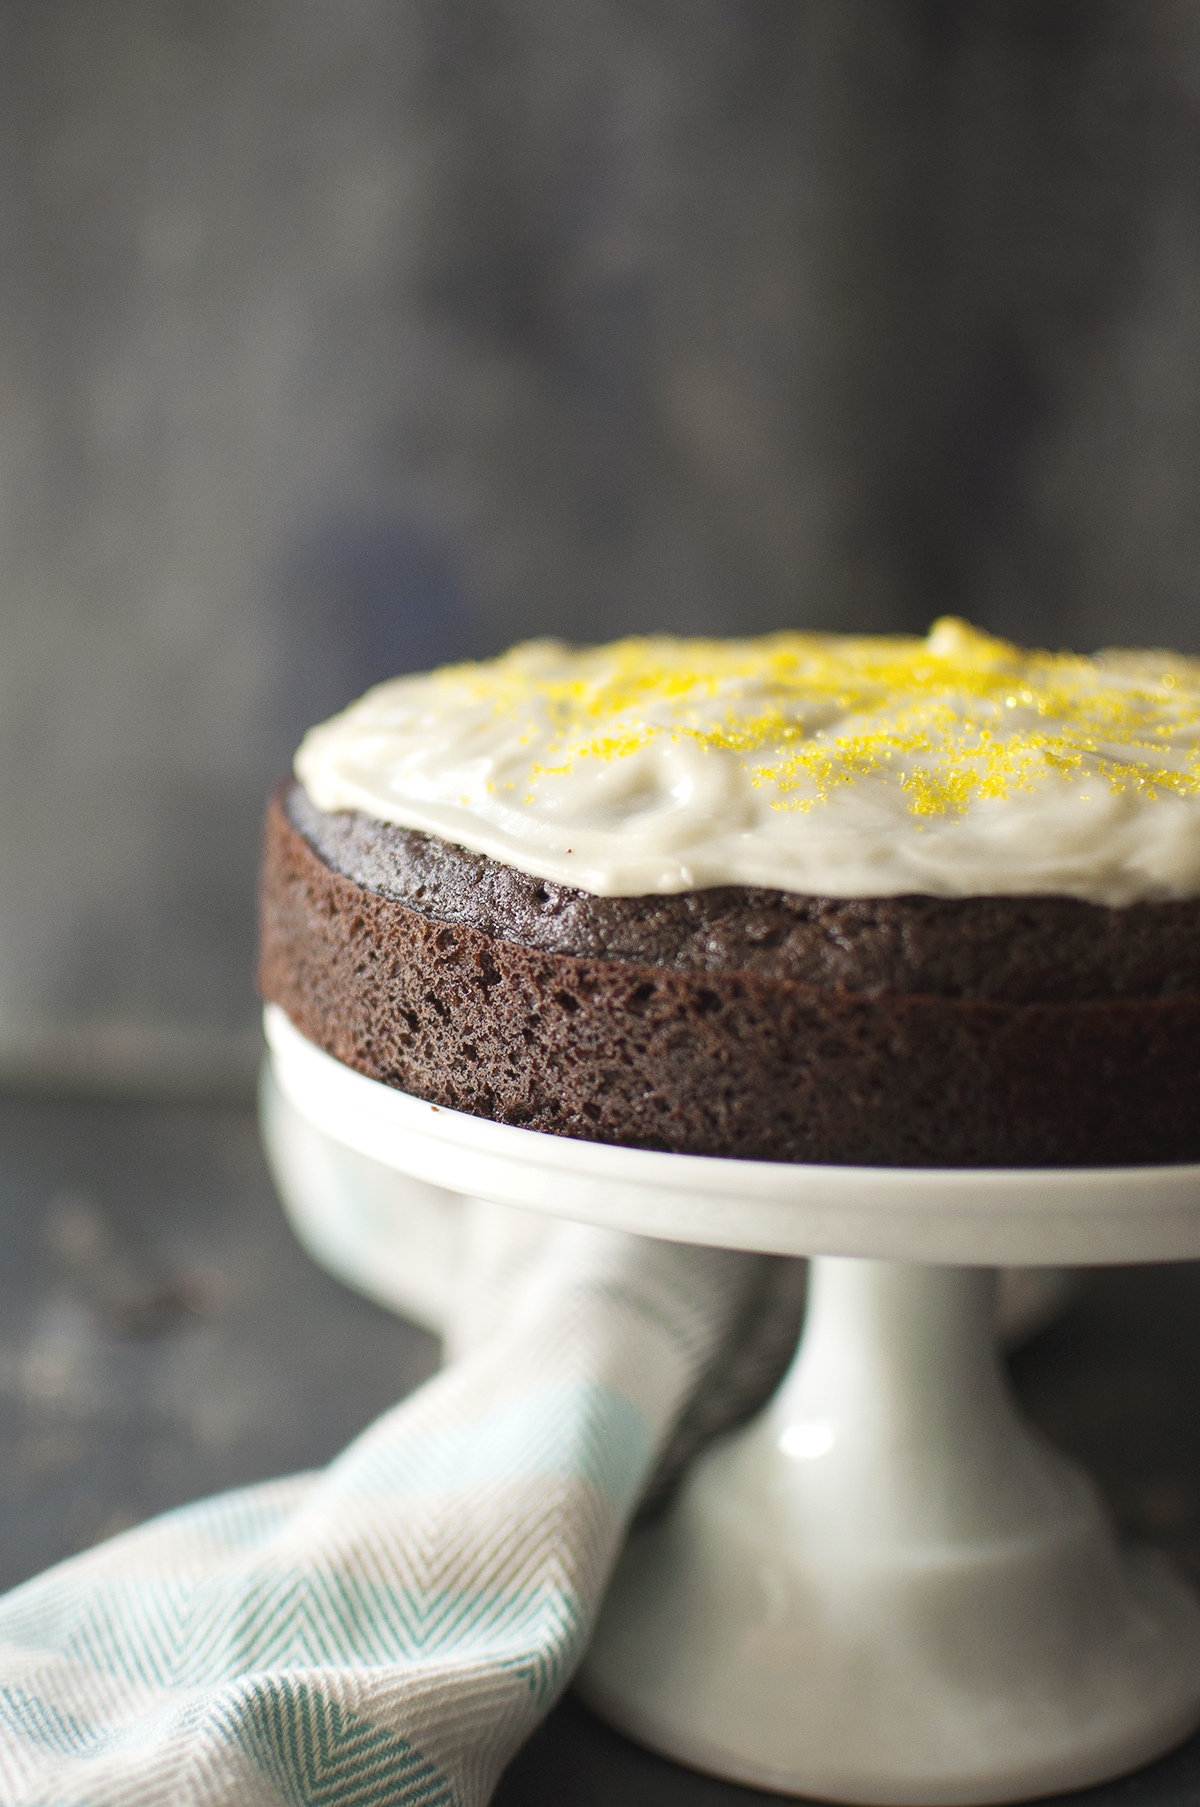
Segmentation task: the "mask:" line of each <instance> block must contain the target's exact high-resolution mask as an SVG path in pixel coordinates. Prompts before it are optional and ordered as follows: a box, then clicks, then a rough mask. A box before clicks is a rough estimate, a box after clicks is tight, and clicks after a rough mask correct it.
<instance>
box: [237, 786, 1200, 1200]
mask: <svg viewBox="0 0 1200 1807" xmlns="http://www.w3.org/2000/svg"><path fill="white" fill-rule="evenodd" d="M289 814H290V815H291V817H292V819H289ZM298 824H299V825H298ZM581 900H582V901H581ZM1198 914H1200V911H1198V910H1197V908H1196V906H1189V905H1176V904H1162V905H1145V906H1140V907H1138V906H1135V907H1131V908H1129V909H1126V910H1109V909H1107V908H1104V907H1102V906H1097V905H1090V904H1083V903H1079V902H1077V901H1075V900H1072V899H1064V898H1021V899H1012V898H1008V899H1005V898H976V899H967V900H945V899H929V898H891V899H875V900H869V901H868V900H855V901H854V902H853V903H852V904H851V903H847V902H846V900H830V899H820V898H804V897H796V896H789V895H788V894H786V893H778V892H765V893H764V892H758V893H756V892H750V891H747V890H744V889H738V888H728V889H726V890H724V891H719V892H696V893H690V894H685V895H683V896H676V897H669V898H664V897H654V898H648V899H625V898H622V899H602V898H595V897H586V898H585V897H584V894H581V893H579V892H577V891H568V890H567V888H565V887H564V888H562V889H561V890H556V888H555V887H553V886H551V885H549V884H545V883H544V884H541V885H538V884H537V882H536V881H535V882H533V883H530V882H529V880H528V877H527V875H524V874H519V873H515V872H514V871H513V869H512V868H509V867H506V866H501V865H497V864H496V863H495V862H492V861H490V860H487V859H484V858H482V857H481V856H479V855H475V854H466V853H464V852H463V850H462V849H459V848H456V847H452V846H450V845H449V844H448V843H445V842H440V841H438V840H436V839H435V838H433V837H430V836H426V835H414V834H412V833H410V832H409V831H406V830H404V829H393V828H389V827H388V826H387V825H385V824H381V823H378V822H370V821H369V820H368V819H365V818H356V817H354V816H352V815H342V814H326V815H323V814H322V812H319V811H315V810H313V809H312V806H311V804H309V803H308V802H307V799H306V798H304V795H303V792H301V791H299V790H298V789H293V790H292V792H291V793H290V795H289V796H288V800H287V808H285V806H284V798H283V795H282V794H279V795H277V796H276V797H275V798H274V799H273V800H272V803H271V806H270V810H269V813H268V820H267V833H266V849H265V857H264V869H263V893H262V941H261V966H260V984H261V988H262V992H263V996H264V997H265V998H267V999H268V1000H269V1001H271V1002H273V1003H277V1004H279V1005H281V1006H282V1008H283V1009H284V1010H285V1011H286V1012H287V1014H288V1015H289V1017H290V1018H291V1019H292V1021H293V1022H294V1023H295V1024H296V1026H297V1028H299V1029H300V1030H301V1031H302V1033H304V1034H305V1035H307V1036H308V1037H309V1038H310V1039H311V1040H312V1041H314V1042H316V1043H317V1044H318V1046H320V1047H322V1048H324V1049H325V1050H326V1051H327V1052H328V1053H330V1054H332V1055H333V1056H334V1057H335V1058H337V1059H339V1060H342V1061H344V1062H345V1063H346V1064H347V1065H349V1066H352V1067H354V1068H356V1069H357V1070H358V1071H359V1072H362V1073H365V1074H367V1075H368V1076H369V1077H371V1078H375V1079H380V1080H383V1081H384V1082H385V1083H387V1084H390V1085H394V1086H397V1087H399V1088H400V1089H401V1090H404V1091H407V1092H411V1093H413V1094H415V1095H416V1096H417V1097H422V1098H427V1099H429V1100H430V1101H431V1102H433V1103H437V1104H443V1105H445V1106H447V1107H449V1108H452V1109H457V1110H463V1111H468V1112H471V1113H473V1114H474V1115H477V1116H485V1117H490V1118H494V1119H497V1120H500V1121H503V1122H508V1123H515V1124H521V1125H524V1126H527V1127H530V1128H534V1129H542V1130H548V1131H551V1132H554V1133H558V1134H564V1135H575V1136H581V1137H584V1138H587V1139H593V1140H599V1141H606V1142H617V1143H625V1144H628V1145H632V1146H635V1147H643V1148H665V1149H674V1150H678V1151H681V1152H686V1153H693V1154H711V1155H727V1156H734V1157H742V1158H746V1159H760V1160H786V1161H816V1162H840V1163H854V1164H866V1165H875V1164H878V1165H907V1166H1061V1165H1069V1166H1111V1165H1124V1164H1140V1163H1145V1162H1160V1161H1181V1160H1196V1159H1200V1108H1198V1106H1200V987H1198V986H1197V984H1196V955H1195V952H1194V946H1195V942H1196V940H1197V937H1196V935H1195V925H1196V921H1197V916H1198ZM1097 949H1099V952H1097ZM601 950H603V951H601ZM782 969H786V970H782Z"/></svg>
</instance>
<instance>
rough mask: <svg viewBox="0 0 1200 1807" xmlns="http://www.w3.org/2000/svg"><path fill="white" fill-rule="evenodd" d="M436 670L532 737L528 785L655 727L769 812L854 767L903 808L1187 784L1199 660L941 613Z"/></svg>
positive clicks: (800, 804)
mask: <svg viewBox="0 0 1200 1807" xmlns="http://www.w3.org/2000/svg"><path fill="white" fill-rule="evenodd" d="M436 681H437V682H438V683H440V684H442V685H445V686H449V687H451V688H452V689H453V690H454V691H455V692H456V694H457V695H458V696H460V697H461V698H462V699H463V700H464V701H465V702H466V703H469V704H479V705H482V706H483V707H485V708H487V709H490V710H491V711H492V712H494V713H495V714H496V715H497V716H498V717H500V718H502V719H504V720H510V721H511V722H512V729H513V738H514V741H515V743H516V744H517V745H521V746H524V745H528V744H530V742H532V741H535V740H539V739H540V740H541V741H542V743H543V744H548V752H549V758H548V759H546V760H545V761H544V762H542V763H537V764H534V765H532V766H531V768H530V777H531V779H533V780H535V781H537V782H539V783H552V782H553V781H554V780H555V779H556V778H558V777H560V776H564V775H566V774H568V773H570V772H571V771H572V770H573V769H574V768H575V767H576V765H577V764H578V763H579V762H581V761H590V760H601V761H604V762H606V763H607V762H612V761H616V760H622V759H627V758H629V757H631V756H633V755H634V754H636V753H638V752H640V751H641V750H642V749H643V748H646V747H649V746H651V745H653V744H654V743H656V742H658V741H661V740H663V739H664V738H665V739H666V740H667V741H669V742H673V743H675V744H676V745H679V744H682V743H690V744H691V745H692V746H693V747H696V748H699V749H701V750H704V751H707V752H713V753H718V752H719V753H722V754H725V755H730V756H732V757H733V758H735V759H736V760H738V762H739V763H741V764H742V765H743V767H744V770H745V771H746V772H747V774H748V776H749V777H750V779H751V781H752V782H753V783H754V784H755V785H756V786H758V787H767V788H769V789H770V790H771V791H772V795H771V797H770V802H771V805H772V807H775V808H785V809H795V810H809V809H812V808H813V807H814V806H815V805H817V804H819V803H821V802H822V801H824V800H825V799H826V798H828V797H829V796H830V794H831V793H832V792H834V791H835V790H836V789H838V788H839V787H840V786H843V785H846V784H850V783H853V782H855V781H856V780H858V779H862V778H864V777H872V778H873V779H874V780H876V781H877V782H879V783H882V784H885V785H888V786H890V787H892V788H894V789H898V790H899V791H900V792H901V793H902V794H903V796H904V798H905V801H906V804H907V807H908V809H909V810H910V811H911V812H912V814H913V815H914V816H918V817H931V816H945V815H951V816H953V815H957V814H960V813H961V812H962V811H963V810H964V809H966V808H967V806H968V805H969V804H970V803H971V802H972V801H973V800H975V799H988V798H1002V797H1005V796H1007V795H1009V794H1010V793H1011V792H1013V791H1016V790H1024V789H1028V788H1029V786H1031V785H1033V784H1035V783H1038V782H1044V781H1046V780H1048V779H1050V778H1052V777H1054V776H1057V777H1058V778H1060V779H1062V780H1064V781H1066V780H1069V779H1077V778H1078V777H1080V776H1081V775H1084V774H1086V775H1087V776H1089V777H1093V778H1094V779H1095V780H1096V781H1097V782H1098V783H1100V784H1103V785H1106V786H1107V788H1108V790H1109V791H1110V792H1114V793H1118V794H1119V793H1121V792H1122V791H1125V790H1128V789H1134V790H1137V791H1139V792H1141V793H1142V794H1144V795H1146V796H1158V795H1160V794H1163V793H1166V794H1170V795H1174V796H1195V795H1197V794H1200V753H1197V751H1196V750H1195V741H1196V735H1197V729H1198V728H1200V664H1197V663H1196V662H1194V661H1189V660H1185V659H1182V658H1181V657H1180V656H1179V655H1177V654H1170V653H1129V652H1120V651H1118V652H1114V653H1107V654H1100V655H1097V657H1096V659H1094V660H1093V659H1085V658H1081V657H1078V656H1077V655H1075V654H1073V653H1048V652H1040V651H1036V650H1035V651H1026V650H1023V649H1022V648H1020V647H1017V646H1014V645H1012V644H1011V643H1010V642H1009V641H1007V640H1001V639H998V638H996V637H995V636H994V635H991V634H987V633H983V632H982V631H980V630H979V629H978V628H973V627H971V626H969V625H968V624H967V623H966V622H964V621H959V620H957V619H955V618H953V617H946V618H944V619H943V620H941V621H938V622H935V624H934V626H933V628H932V630H931V631H930V633H929V635H928V637H927V638H926V639H919V638H917V637H915V636H910V635H894V636H872V635H861V636H852V635H849V636H841V635H832V634H799V633H778V634H769V635H766V636H765V637H763V638H761V639H756V640H706V639H672V638H668V637H666V636H663V637H647V638H631V639H627V640H620V641H617V642H615V643H614V644H613V645H611V646H607V647H597V648H593V649H591V650H590V651H584V652H579V653H575V654H572V655H570V658H569V659H568V658H567V657H566V656H565V652H564V649H563V648H561V647H558V646H557V645H556V644H555V643H553V642H542V641H534V642H530V643H528V644H527V645H525V646H519V647H515V648H514V649H513V650H512V651H511V652H510V653H506V654H505V655H504V657H503V658H500V659H496V660H492V661H488V662H485V663H480V664H470V665H457V666H447V667H445V668H443V670H442V671H441V672H439V673H438V674H437V679H436ZM1018 707H1021V708H1023V709H1024V710H1026V711H1029V712H1032V721H1031V718H1030V714H1028V713H1027V714H1026V715H1024V716H1022V717H1021V725H1020V726H1019V727H1018V725H1017V722H1016V720H1015V718H1014V717H1013V716H1012V715H1010V714H1009V713H1008V712H1009V711H1012V710H1015V709H1017V708H1018ZM547 732H548V742H547ZM1155 747H1157V748H1158V749H1159V750H1158V751H1157V752H1154V751H1152V749H1154V748H1155ZM514 782H515V781H513V780H509V781H507V785H506V788H509V789H511V788H513V785H514ZM489 788H490V786H489ZM1091 795H1092V791H1091V790H1089V791H1088V792H1087V793H1086V796H1087V797H1088V798H1089V799H1090V797H1091ZM467 801H468V799H467V798H466V797H464V798H463V802H464V804H465V803H467ZM533 801H534V792H531V793H530V795H529V796H528V797H527V798H526V802H527V803H532V802H533Z"/></svg>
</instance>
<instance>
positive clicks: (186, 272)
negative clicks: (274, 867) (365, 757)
mask: <svg viewBox="0 0 1200 1807" xmlns="http://www.w3.org/2000/svg"><path fill="white" fill-rule="evenodd" d="M1198 489H1200V9H1197V8H1196V7H1195V6H1194V5H1190V4H1187V3H1186V0H1041V3H1035V0H1003V3H1001V0H904V3H900V0H190V3H187V0H87V3H86V4H84V3H83V0H0V577H2V584H0V595H2V596H3V599H4V600H3V637H2V642H0V737H2V746H3V755H4V759H5V770H6V773H7V781H6V782H5V783H4V785H3V786H0V847H2V848H3V854H4V857H3V860H2V861H0V1071H2V1070H3V1069H5V1068H7V1070H8V1071H9V1072H10V1073H18V1074H19V1073H22V1072H26V1073H28V1072H34V1071H42V1072H46V1073H53V1072H63V1071H66V1070H68V1069H70V1068H72V1067H74V1068H75V1069H77V1070H87V1071H94V1072H95V1073H96V1074H97V1076H98V1077H99V1078H100V1079H102V1080H103V1079H105V1078H107V1080H108V1081H109V1082H111V1083H117V1082H119V1081H120V1080H121V1078H122V1076H126V1077H129V1076H132V1077H133V1078H134V1079H137V1078H138V1077H139V1076H140V1077H141V1078H142V1079H143V1080H144V1079H145V1078H146V1077H147V1076H151V1077H152V1076H153V1075H155V1074H160V1075H167V1076H170V1075H171V1074H174V1075H176V1076H177V1077H179V1076H183V1077H186V1075H187V1074H189V1073H190V1074H191V1075H192V1076H193V1078H194V1079H195V1080H196V1081H197V1083H208V1082H209V1081H210V1080H211V1078H212V1076H213V1075H214V1074H215V1075H220V1074H221V1073H223V1072H224V1073H228V1074H230V1075H234V1074H236V1073H241V1072H245V1071H246V1070H248V1065H247V1063H248V1060H249V1049H250V1040H249V1035H250V1032H251V1030H252V1025H253V1021H254V1004H253V997H252V992H251V989H250V983H249V977H248V974H249V962H250V942H251V909H250V898H251V890H252V882H253V869H254V861H255V837H256V823H257V817H258V813H259V809H260V805H261V799H262V795H263V792H264V790H265V788H266V786H267V785H268V783H269V782H270V780H271V779H272V777H273V776H274V775H275V774H276V773H277V772H278V770H279V769H281V767H282V766H283V765H284V763H285V762H286V759H287V757H288V755H289V753H290V751H291V747H292V745H293V743H294V741H295V739H296V738H297V737H298V735H299V733H300V731H301V730H302V728H303V727H304V726H305V725H306V723H307V722H308V721H309V720H311V719H313V718H315V717H317V716H318V715H321V714H324V713H328V712H329V711H330V710H332V709H333V708H335V707H337V706H338V705H339V704H340V703H341V702H343V701H344V700H346V699H347V698H348V697H349V696H350V695H351V694H353V693H355V692H357V691H358V690H359V689H361V688H362V687H363V686H364V685H365V684H366V683H367V682H369V681H371V680H373V679H375V678H378V677H382V676H385V675H388V674H389V673H391V672H392V671H395V670H399V669H402V668H405V667H412V666H422V665H425V664H428V663H431V662H433V661H435V660H438V659H440V658H444V657H450V656H455V655H457V654H460V653H469V652H487V651H491V650H494V649H496V648H498V647H499V646H501V645H502V644H504V643H506V642H507V641H508V640H510V639H512V638H515V637H516V636H518V635H522V634H527V633H531V632H542V631H557V632H561V633H564V634H566V635H568V636H574V637H579V638H594V637H600V636H604V635H608V634H611V633H616V632H621V631H626V630H629V629H635V628H638V627H666V628H672V629H684V630H687V629H699V630H717V631H726V630H734V629H738V630H740V629H747V630H757V629H766V628H770V627H775V626H778V625H781V624H786V623H796V624H814V625H824V626H833V627H853V626H862V627H868V628H879V627H885V626H898V627H920V626H923V625H924V624H925V622H926V621H927V620H928V619H929V618H930V617H931V616H933V615H934V614H936V613H938V612H940V611H942V610H945V609H947V608H951V609H955V610H960V611H962V612H965V613H968V614H971V615H973V616H974V617H976V618H977V619H979V620H981V621H982V622H984V623H985V624H987V625H989V626H991V627H994V628H997V629H999V630H1001V631H1009V632H1012V633H1014V634H1017V635H1019V636H1023V637H1028V638H1032V639H1035V640H1038V641H1042V642H1050V643H1054V644H1059V643H1074V644H1076V645H1080V646H1083V647H1087V646H1091V645H1094V644H1096V643H1099V642H1106V641H1113V640H1131V641H1138V642H1143V643H1144V642H1168V643H1175V644H1180V645H1183V646H1185V647H1188V648H1190V649H1192V650H1200V626H1198V625H1197V619H1196V614H1195V605H1194V598H1195V595H1196V587H1197V577H1196V573H1197V555H1198V554H1200V509H1198V507H1197V497H1198Z"/></svg>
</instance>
